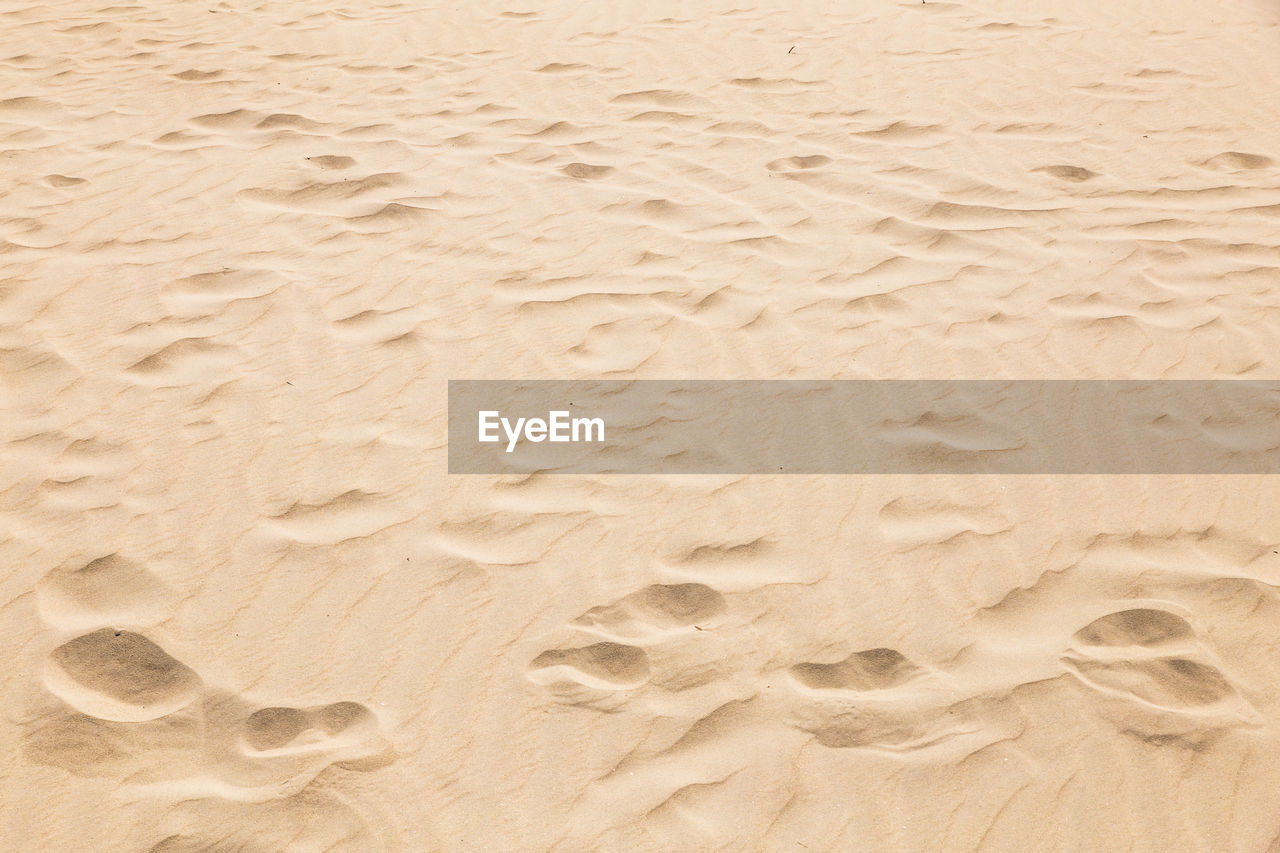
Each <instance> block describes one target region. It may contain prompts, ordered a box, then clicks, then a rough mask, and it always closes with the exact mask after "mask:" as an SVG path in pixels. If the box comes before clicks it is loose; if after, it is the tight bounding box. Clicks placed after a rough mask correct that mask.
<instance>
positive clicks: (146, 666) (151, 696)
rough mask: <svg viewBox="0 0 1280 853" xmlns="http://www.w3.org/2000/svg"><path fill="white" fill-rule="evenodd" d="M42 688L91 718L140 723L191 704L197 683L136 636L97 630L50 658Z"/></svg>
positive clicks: (192, 675)
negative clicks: (45, 688)
mask: <svg viewBox="0 0 1280 853" xmlns="http://www.w3.org/2000/svg"><path fill="white" fill-rule="evenodd" d="M45 686H47V687H48V688H49V690H50V692H52V693H53V694H54V695H55V696H57V697H58V698H60V699H62V700H63V701H65V702H66V703H67V704H69V705H71V706H72V707H73V708H75V709H76V710H78V711H81V712H83V713H85V714H88V715H89V716H91V717H97V718H98V719H102V720H113V721H116V722H142V721H145V720H154V719H156V718H158V717H163V716H165V715H166V714H171V713H173V712H174V711H177V710H179V709H181V708H183V707H185V706H187V705H188V704H190V703H191V701H192V700H194V699H195V698H196V695H197V694H198V693H199V691H200V688H201V686H202V681H201V679H200V676H198V675H196V673H195V671H194V670H192V669H191V668H190V667H188V666H187V665H186V664H184V663H182V662H181V661H179V660H177V659H176V658H174V657H171V656H170V655H169V654H168V653H167V652H166V651H165V650H164V649H162V648H160V647H159V646H157V645H156V644H155V643H153V642H151V641H150V640H148V639H147V638H146V637H144V636H142V635H141V634H135V633H133V632H132V631H122V630H116V629H112V628H102V629H100V630H98V631H94V632H92V633H89V634H84V635H82V636H79V637H76V638H75V639H74V640H70V641H68V642H66V643H63V644H62V645H61V646H59V647H58V648H56V649H54V650H53V652H52V653H50V655H49V660H48V665H47V667H46V671H45Z"/></svg>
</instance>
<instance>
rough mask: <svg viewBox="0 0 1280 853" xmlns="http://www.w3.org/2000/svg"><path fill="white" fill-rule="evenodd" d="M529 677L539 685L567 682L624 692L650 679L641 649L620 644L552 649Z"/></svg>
mask: <svg viewBox="0 0 1280 853" xmlns="http://www.w3.org/2000/svg"><path fill="white" fill-rule="evenodd" d="M529 677H530V679H532V680H534V681H536V682H538V683H540V684H552V683H555V682H557V681H562V680H566V679H567V680H569V681H574V682H577V683H578V684H582V685H585V686H588V687H599V688H603V689H606V690H623V689H627V688H631V687H639V686H640V685H641V684H643V683H644V682H645V681H647V680H648V679H649V656H648V655H647V654H645V653H644V650H643V649H637V648H636V647H635V646H626V645H623V644H621V643H595V644H593V645H590V646H584V647H582V648H577V649H551V650H549V651H545V652H543V653H542V654H540V655H538V656H537V657H536V658H534V659H533V661H532V662H531V663H530V664H529Z"/></svg>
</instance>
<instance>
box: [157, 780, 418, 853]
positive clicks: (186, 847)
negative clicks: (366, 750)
mask: <svg viewBox="0 0 1280 853" xmlns="http://www.w3.org/2000/svg"><path fill="white" fill-rule="evenodd" d="M138 830H139V832H140V833H145V834H146V835H148V836H150V837H149V838H147V839H146V840H145V841H143V844H149V846H147V847H146V848H144V849H146V850H147V853H232V851H234V853H279V851H290V853H292V851H299V853H301V851H325V853H376V851H381V850H386V849H387V842H388V841H390V840H393V839H390V838H388V836H387V832H386V829H385V827H382V828H377V829H375V827H374V826H372V825H370V823H369V821H367V820H366V819H365V818H364V817H362V816H361V815H360V814H359V813H358V812H357V811H356V810H355V809H354V808H353V807H352V806H351V805H349V804H348V803H346V802H344V801H343V800H341V799H339V798H338V797H336V796H333V795H331V794H328V793H324V792H320V791H316V790H314V789H307V790H304V791H302V792H301V793H298V794H295V795H293V796H291V797H287V798H284V799H280V800H272V801H269V802H265V803H235V802H228V801H227V800H223V799H217V798H206V799H197V800H188V801H186V802H183V803H180V804H178V805H176V806H174V807H173V808H172V809H170V810H169V811H167V812H166V813H165V814H164V816H163V818H162V819H161V820H160V821H159V822H158V825H157V826H155V827H150V826H140V827H139V828H138ZM157 835H159V836H161V837H160V839H159V840H157V841H152V839H154V838H155V837H156V836H157Z"/></svg>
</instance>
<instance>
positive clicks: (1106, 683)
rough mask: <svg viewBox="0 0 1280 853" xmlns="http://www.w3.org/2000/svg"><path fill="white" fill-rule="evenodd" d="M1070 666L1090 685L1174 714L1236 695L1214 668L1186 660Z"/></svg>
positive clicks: (1085, 662)
mask: <svg viewBox="0 0 1280 853" xmlns="http://www.w3.org/2000/svg"><path fill="white" fill-rule="evenodd" d="M1070 664H1071V665H1072V666H1073V667H1074V668H1075V670H1076V672H1077V673H1078V674H1079V676H1080V679H1081V680H1082V681H1084V682H1085V683H1086V684H1089V685H1090V686H1093V687H1098V688H1102V689H1104V690H1109V691H1113V692H1115V693H1120V694H1125V695H1129V696H1133V697H1136V698H1137V699H1140V700H1141V701H1143V702H1146V703H1147V704H1149V705H1155V706H1157V707H1160V708H1168V709H1170V710H1174V711H1182V710H1187V709H1190V708H1197V707H1201V706H1206V705H1215V704H1217V703H1219V702H1224V701H1227V700H1229V699H1232V698H1234V697H1235V696H1236V691H1235V689H1234V688H1233V687H1232V686H1231V683H1230V682H1229V681H1227V678H1226V676H1225V675H1223V674H1222V673H1221V672H1220V671H1219V670H1218V669H1217V668H1216V667H1213V666H1209V665H1208V664H1204V663H1199V662H1197V661H1194V660H1189V659H1187V658H1178V657H1172V658H1156V659H1154V660H1144V661H1107V662H1102V661H1090V660H1072V661H1070Z"/></svg>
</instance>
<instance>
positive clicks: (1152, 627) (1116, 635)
mask: <svg viewBox="0 0 1280 853" xmlns="http://www.w3.org/2000/svg"><path fill="white" fill-rule="evenodd" d="M1194 636H1195V632H1194V631H1192V629H1191V625H1190V624H1188V623H1187V620H1185V619H1183V618H1182V617H1181V616H1178V615H1176V614H1173V613H1170V612H1168V611H1167V610H1155V609H1153V608H1148V607H1137V608H1134V609H1132V610H1121V611H1120V612H1118V613H1109V614H1107V615H1106V616H1103V617H1101V618H1100V619H1095V620H1093V621H1092V622H1090V623H1089V624H1088V625H1086V626H1084V627H1083V628H1081V629H1080V630H1079V631H1077V632H1076V633H1075V639H1076V640H1077V641H1078V642H1080V643H1082V644H1084V645H1087V646H1158V645H1161V644H1164V643H1169V642H1173V641H1175V640H1189V639H1191V638H1193V637H1194Z"/></svg>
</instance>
